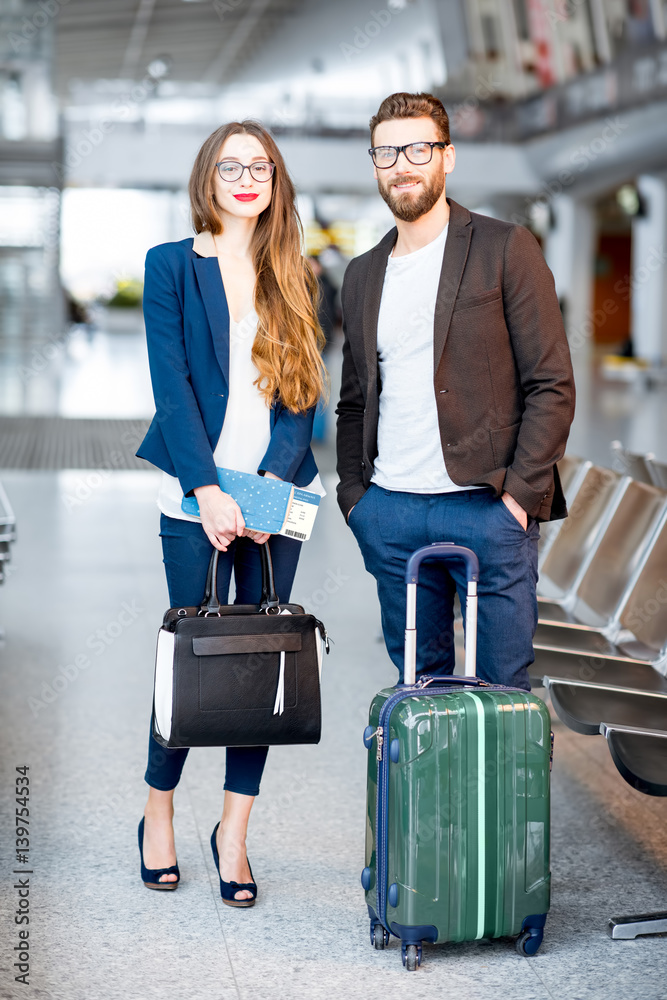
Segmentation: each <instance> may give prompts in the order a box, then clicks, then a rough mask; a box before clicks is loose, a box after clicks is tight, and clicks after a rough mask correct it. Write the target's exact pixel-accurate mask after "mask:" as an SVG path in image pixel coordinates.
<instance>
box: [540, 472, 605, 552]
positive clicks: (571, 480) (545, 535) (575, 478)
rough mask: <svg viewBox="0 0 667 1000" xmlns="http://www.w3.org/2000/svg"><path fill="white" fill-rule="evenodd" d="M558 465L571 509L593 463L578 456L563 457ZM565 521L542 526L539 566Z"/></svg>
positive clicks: (559, 475) (563, 489)
mask: <svg viewBox="0 0 667 1000" xmlns="http://www.w3.org/2000/svg"><path fill="white" fill-rule="evenodd" d="M557 464H558V478H559V479H560V485H561V489H562V491H563V495H564V496H565V502H566V504H567V506H568V507H571V506H572V504H573V502H574V499H575V497H576V495H577V493H578V492H579V488H580V487H581V484H582V483H583V481H584V479H585V477H586V473H587V472H588V470H589V469H590V468H592V466H593V463H592V462H591V461H589V459H584V458H579V456H578V455H569V454H568V455H563V457H562V458H561V460H560V462H558V463H557ZM564 523H565V522H564V521H563V520H558V521H545V522H544V523H543V524H542V525H540V540H539V542H538V565H542V563H543V562H544V560H545V559H546V556H547V553H548V551H549V549H550V548H551V546H552V545H553V543H554V541H555V539H556V535H557V534H558V533H559V531H560V530H561V529H562V527H563V524H564Z"/></svg>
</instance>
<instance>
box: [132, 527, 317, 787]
mask: <svg viewBox="0 0 667 1000" xmlns="http://www.w3.org/2000/svg"><path fill="white" fill-rule="evenodd" d="M160 538H161V539H162V555H163V559H162V561H163V562H164V568H165V572H166V575H167V587H168V589H169V605H170V607H172V608H184V607H194V606H196V605H198V604H200V603H201V600H202V597H203V596H204V588H205V586H206V571H207V569H208V564H209V562H210V559H211V553H212V552H213V546H212V545H211V543H210V542H209V540H208V538H207V536H206V534H205V532H204V529H203V528H202V526H201V524H199V523H198V522H196V521H184V520H181V519H180V518H176V517H167V515H166V514H161V515H160ZM301 544H302V543H301V542H298V541H296V540H295V539H293V538H285V537H284V536H283V535H271V537H270V539H269V549H270V550H271V561H272V562H273V573H274V579H275V584H276V593H277V594H278V597H279V598H280V600H281V601H285V602H286V601H289V597H290V593H291V590H292V583H293V582H294V575H295V573H296V567H297V563H298V561H299V555H300V553H301ZM232 570H233V571H234V583H235V586H236V597H235V599H234V603H235V604H257V603H258V602H259V599H260V597H261V592H262V566H261V561H260V553H259V546H258V545H256V544H255V542H253V540H252V539H251V538H237V539H236V540H235V541H234V542H232V544H231V545H230V546H229V547H228V549H227V551H226V552H221V553H220V556H219V558H218V599H219V600H220V602H221V603H222V604H225V603H226V602H227V600H228V597H229V585H230V582H231V578H232ZM268 752H269V748H268V747H227V770H226V775H225V784H224V787H225V788H226V789H228V790H229V791H230V792H240V793H241V794H243V795H257V794H258V793H259V783H260V780H261V777H262V773H263V771H264V765H265V763H266V756H267V754H268ZM187 755H188V749H187V748H184V747H174V748H173V749H169V748H167V747H162V746H160V744H159V743H158V742H157V740H156V739H155V738H154V737H153V734H152V732H151V733H150V736H149V740H148V766H147V768H146V774H145V779H146V781H147V782H148V784H149V785H151V787H152V788H159V789H161V790H162V791H169V790H170V789H172V788H175V787H176V785H177V784H178V782H179V780H180V777H181V771H182V770H183V765H184V764H185V758H186V757H187Z"/></svg>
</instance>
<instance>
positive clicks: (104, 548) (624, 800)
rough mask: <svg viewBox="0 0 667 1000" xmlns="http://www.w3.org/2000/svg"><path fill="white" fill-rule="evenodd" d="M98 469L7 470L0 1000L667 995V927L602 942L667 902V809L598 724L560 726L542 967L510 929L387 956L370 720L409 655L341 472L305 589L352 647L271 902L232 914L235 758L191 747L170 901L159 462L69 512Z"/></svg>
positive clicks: (283, 757) (312, 550)
mask: <svg viewBox="0 0 667 1000" xmlns="http://www.w3.org/2000/svg"><path fill="white" fill-rule="evenodd" d="M83 474H84V475H85V473H83ZM81 476H82V473H81V472H80V471H70V472H61V473H56V472H20V471H9V472H6V473H4V474H3V475H2V481H3V483H4V485H5V488H6V490H7V492H8V494H9V497H10V500H11V501H12V503H13V505H14V508H15V512H16V515H17V520H18V540H17V542H16V545H15V548H14V553H13V560H12V564H11V572H10V574H9V576H8V579H7V581H6V584H5V586H4V587H3V588H2V590H1V591H0V623H1V624H2V625H3V626H4V628H5V633H6V638H5V642H4V646H3V647H2V649H1V650H0V662H1V664H2V677H3V697H2V700H1V701H0V726H1V729H0V731H1V732H2V738H1V739H2V764H1V768H2V802H3V805H2V810H1V811H0V829H1V842H2V845H3V850H2V854H3V866H2V869H3V872H4V876H3V878H4V884H3V888H2V892H1V894H0V906H1V907H2V911H3V912H2V926H3V928H4V929H3V934H2V936H1V939H2V942H3V943H2V945H1V946H0V997H2V998H12V1000H13V998H14V997H17V998H18V997H22V996H28V995H34V996H35V997H39V998H53V1000H88V998H90V997H95V998H98V997H99V998H101V1000H116V998H119V1000H120V998H123V1000H125V998H127V1000H134V998H137V1000H139V998H141V1000H148V998H150V1000H152V998H163V997H164V998H167V997H177V998H179V1000H203V998H207V1000H208V998H214V1000H217V998H227V997H229V998H242V1000H255V998H257V1000H259V998H262V1000H264V998H266V1000H301V998H303V1000H309V998H324V997H327V998H328V997H331V996H336V997H337V996H340V997H352V998H355V1000H356V998H358V1000H362V998H366V997H368V996H372V995H383V996H388V995H401V994H404V995H406V996H414V997H417V998H431V997H433V998H441V997H442V996H452V997H454V996H456V997H467V998H471V1000H508V998H511V1000H529V998H531V1000H547V998H551V1000H570V998H571V1000H575V998H586V1000H588V998H591V1000H593V998H595V1000H598V998H599V1000H602V998H605V1000H607V998H613V1000H621V998H632V1000H659V998H664V997H665V996H667V987H666V986H665V983H666V977H665V973H666V968H667V966H666V960H665V941H664V940H663V939H660V938H644V939H639V940H637V941H634V942H613V941H611V940H610V939H609V938H608V937H607V935H606V933H605V919H606V917H607V916H609V915H612V914H616V913H619V912H620V913H624V912H645V911H648V910H652V909H660V908H665V904H666V903H667V840H666V838H665V833H664V831H665V826H666V821H667V802H666V801H665V800H664V799H650V798H648V797H646V796H642V795H640V794H639V793H637V792H635V791H633V790H632V789H631V788H629V787H628V786H627V785H625V784H624V783H623V782H622V781H621V779H620V777H619V776H618V774H617V772H616V770H615V768H614V767H613V764H612V763H611V760H610V759H609V756H608V753H607V750H606V746H605V744H604V742H603V741H602V740H601V739H600V740H598V739H596V738H590V739H589V738H585V737H577V736H575V735H574V734H572V733H569V732H568V731H566V730H564V729H563V728H562V727H561V726H560V725H556V756H555V764H554V771H553V785H554V788H553V847H552V868H553V906H552V910H551V914H550V916H549V921H548V925H547V934H546V938H545V942H544V944H543V946H542V949H541V951H540V953H539V954H538V956H536V957H535V958H533V959H522V958H520V957H519V956H518V955H516V953H515V952H514V950H513V948H512V945H511V943H508V942H504V941H498V942H494V943H492V944H489V945H484V944H480V943H474V944H466V945H460V946H454V945H450V946H441V947H429V948H426V949H425V960H424V965H423V966H422V968H421V970H419V972H418V973H416V974H415V975H414V976H413V977H412V978H411V979H410V981H409V982H408V981H407V980H406V978H405V977H406V976H407V975H408V973H406V972H405V971H404V970H403V969H402V967H401V963H400V951H399V948H398V947H397V945H396V943H392V944H391V946H390V947H389V949H388V950H387V951H385V952H383V953H376V952H374V951H373V950H372V949H371V947H370V945H369V941H368V922H367V917H366V914H365V906H364V900H363V893H362V890H361V888H360V885H359V873H360V871H361V868H362V867H363V851H364V825H365V823H364V787H365V786H364V769H365V763H366V751H365V750H364V749H363V746H362V742H361V734H362V731H363V728H364V725H365V717H366V711H367V707H368V704H369V702H370V699H371V697H372V695H373V693H374V692H375V691H376V690H377V689H378V688H380V687H381V686H383V685H385V684H387V683H391V682H392V680H393V667H392V665H391V664H390V662H389V661H388V659H387V657H386V654H385V653H384V650H383V647H382V646H381V645H380V644H379V643H378V642H377V641H376V636H377V633H378V628H379V611H378V605H377V600H376V597H375V593H374V586H373V581H372V580H371V578H370V577H369V576H368V575H367V574H366V573H365V572H364V569H363V565H362V562H361V558H360V556H359V553H358V551H357V550H356V546H355V543H354V540H353V538H352V536H351V534H350V533H349V532H348V531H347V529H346V528H345V525H344V523H343V521H342V518H341V517H340V515H339V513H338V511H337V509H336V507H335V504H334V500H333V487H334V480H333V477H331V476H326V477H325V482H326V486H327V489H328V490H329V491H330V493H329V496H328V497H327V498H326V500H325V503H324V505H323V508H322V511H321V514H320V517H319V519H318V522H317V525H316V530H315V534H314V536H313V538H312V539H311V541H310V542H309V543H308V544H307V545H306V546H305V547H304V553H303V558H302V562H301V565H300V568H299V572H298V576H297V580H296V584H295V589H294V597H295V599H296V600H298V601H300V602H302V603H303V604H305V605H307V606H309V607H310V608H312V609H313V610H316V611H317V613H318V615H319V616H320V617H321V618H322V619H323V620H324V621H325V622H326V624H327V626H328V628H329V630H330V632H331V634H332V636H333V639H334V641H335V645H334V646H333V648H332V653H331V655H330V657H329V658H328V660H327V661H326V663H325V672H324V680H323V703H324V734H323V739H322V742H321V744H319V745H318V746H316V747H312V746H311V747H286V748H273V749H272V750H271V752H270V755H269V760H268V764H267V770H266V773H265V778H264V782H263V786H262V791H261V794H260V796H259V798H258V800H257V804H256V808H255V812H254V814H253V819H252V827H251V832H250V837H249V856H250V858H251V861H252V865H253V870H254V872H255V875H256V877H257V880H258V884H259V892H260V898H259V901H258V903H257V905H256V906H255V907H254V909H252V910H247V911H244V910H230V909H229V908H228V907H225V906H223V904H222V903H221V901H220V898H219V894H218V883H217V878H216V874H215V868H214V865H213V860H212V857H211V853H210V848H209V843H208V841H209V837H210V834H211V830H212V829H213V826H214V824H215V823H216V821H217V819H218V818H219V812H220V807H221V800H222V792H221V789H222V783H223V771H224V759H223V751H221V750H216V749H212V750H208V749H207V750H204V749H198V750H193V751H191V754H190V758H189V760H188V762H187V764H186V768H185V770H184V775H183V780H182V783H181V786H180V787H179V789H178V791H177V794H176V820H175V826H176V837H177V848H178V860H179V864H180V866H181V871H182V884H181V885H180V886H179V888H178V890H177V891H176V892H175V893H173V894H162V893H155V892H150V891H148V890H146V889H145V888H144V887H143V885H142V884H141V881H140V879H139V856H138V850H137V843H136V826H137V823H138V821H139V819H140V817H141V814H142V810H143V805H144V799H145V793H146V787H145V785H144V782H143V770H144V766H145V749H146V740H147V735H148V713H149V706H150V699H151V689H152V670H153V656H154V647H155V636H156V631H157V628H158V625H159V622H160V620H161V616H162V613H163V611H164V610H165V608H166V603H167V591H166V586H165V582H164V579H163V570H162V565H161V553H160V545H159V539H158V534H157V533H158V511H157V508H156V506H155V493H156V488H157V481H158V477H157V475H156V474H154V473H144V472H129V471H128V472H114V473H112V474H110V475H109V476H108V477H107V478H106V479H104V480H103V481H102V482H101V483H100V484H99V486H98V487H97V488H96V489H95V490H94V491H92V492H91V494H90V495H89V496H88V497H87V498H86V500H85V501H83V502H82V503H81V504H80V505H74V506H72V505H71V504H68V503H66V498H67V497H71V496H72V495H74V494H75V491H76V488H77V484H78V483H79V481H80V479H81ZM128 609H129V611H128ZM123 611H125V612H126V613H124V614H123ZM22 765H27V766H28V767H29V768H30V771H29V776H30V781H31V797H30V809H31V813H30V851H31V853H30V862H31V865H30V866H31V869H32V871H33V874H32V875H31V876H30V877H31V887H32V896H31V905H32V909H31V923H30V932H31V934H30V943H31V944H30V946H31V973H30V983H31V987H30V991H28V990H25V989H24V988H23V987H22V986H20V985H19V984H15V983H14V982H13V970H12V968H11V963H12V962H13V958H12V955H13V952H12V948H13V946H14V944H18V939H17V938H16V931H17V929H18V928H17V927H16V926H15V925H14V924H13V920H12V918H13V913H14V910H15V907H16V891H15V890H14V889H13V888H12V886H13V884H14V883H13V879H14V877H15V876H13V875H12V874H11V872H12V870H13V867H14V864H13V858H12V854H13V851H11V848H12V847H13V832H10V830H11V827H12V826H13V806H14V803H13V799H12V798H11V797H10V794H11V790H12V788H13V786H14V780H15V774H16V772H15V768H16V767H19V766H22ZM18 867H20V866H18Z"/></svg>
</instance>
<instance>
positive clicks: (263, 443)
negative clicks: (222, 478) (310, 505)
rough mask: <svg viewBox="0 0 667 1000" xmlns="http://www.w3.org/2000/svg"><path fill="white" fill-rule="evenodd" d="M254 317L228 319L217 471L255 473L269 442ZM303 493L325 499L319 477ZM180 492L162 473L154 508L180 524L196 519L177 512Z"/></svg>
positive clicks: (175, 480)
mask: <svg viewBox="0 0 667 1000" xmlns="http://www.w3.org/2000/svg"><path fill="white" fill-rule="evenodd" d="M257 322H258V316H257V313H256V312H255V310H254V309H252V310H251V311H250V312H249V313H248V314H247V315H246V316H244V317H243V319H241V320H239V321H238V322H237V321H235V320H233V319H232V317H231V315H230V317H229V398H228V400H227V409H226V411H225V419H224V423H223V425H222V430H221V431H220V437H219V438H218V443H217V444H216V446H215V451H214V452H213V460H214V462H215V464H216V466H218V467H219V468H222V469H235V470H236V471H237V472H251V473H256V472H257V469H258V468H259V464H260V462H261V461H262V459H263V458H264V455H265V454H266V450H267V448H268V447H269V442H270V440H271V425H270V410H269V407H268V405H267V403H266V399H265V398H264V396H263V395H262V393H261V392H260V391H259V389H258V387H257V386H256V385H253V382H254V380H255V379H256V378H257V376H258V374H259V372H258V371H257V368H256V367H255V363H254V362H253V360H252V345H253V343H254V341H255V336H256V334H257ZM303 489H306V490H310V491H311V492H312V493H319V495H320V496H325V494H326V491H325V489H324V488H323V486H322V483H321V480H320V477H319V474H318V475H317V476H316V477H315V479H313V481H312V483H310V484H309V485H308V486H304V487H303ZM182 499H183V490H182V489H181V484H180V483H179V481H178V478H177V477H176V476H169V475H167V473H166V472H163V473H162V483H161V485H160V492H159V494H158V498H157V505H158V507H159V508H160V510H161V511H162V513H163V514H167V515H168V516H169V517H176V518H179V519H180V520H183V521H200V518H198V517H193V516H192V515H191V514H185V513H184V512H183V511H182V510H181V501H182Z"/></svg>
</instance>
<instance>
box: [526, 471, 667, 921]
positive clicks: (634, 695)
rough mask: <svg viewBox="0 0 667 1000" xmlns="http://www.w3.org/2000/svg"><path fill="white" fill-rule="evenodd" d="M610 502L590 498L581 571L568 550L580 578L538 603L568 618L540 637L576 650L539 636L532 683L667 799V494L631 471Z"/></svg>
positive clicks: (634, 782) (622, 767) (570, 722)
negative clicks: (598, 507) (601, 507)
mask: <svg viewBox="0 0 667 1000" xmlns="http://www.w3.org/2000/svg"><path fill="white" fill-rule="evenodd" d="M589 471H590V470H589ZM589 485H590V484H589ZM656 485H658V484H656ZM597 499H599V498H597ZM606 502H607V505H608V507H607V511H606V514H604V515H602V517H601V519H598V520H597V521H595V519H594V517H593V514H592V512H591V510H590V504H589V505H587V504H584V515H583V516H584V518H585V519H587V522H588V524H589V525H590V526H591V531H592V533H593V535H594V537H593V538H592V539H591V538H590V537H589V538H588V539H587V551H586V554H585V555H584V558H583V560H582V561H581V562H580V563H579V566H578V569H577V571H576V572H573V570H572V565H570V563H568V561H567V560H568V559H570V560H573V559H574V555H572V554H568V553H567V552H566V553H565V555H563V554H561V556H560V557H559V558H561V560H562V561H563V563H564V565H565V569H568V568H569V579H570V581H571V580H572V578H573V577H575V578H576V580H577V582H576V585H575V586H574V587H573V586H572V585H571V584H570V588H569V590H565V591H563V593H562V595H561V598H560V600H558V601H556V602H552V603H551V605H550V606H548V605H545V603H544V601H543V602H542V603H541V604H540V605H539V607H540V614H541V615H542V613H546V609H547V608H548V607H551V610H552V612H553V613H554V614H555V615H557V616H559V620H558V621H557V622H556V621H552V622H551V623H550V625H549V626H539V627H538V632H539V633H540V636H541V637H544V635H545V629H548V634H549V635H551V636H553V635H554V634H560V635H562V636H567V639H568V642H569V643H570V645H571V646H572V647H574V648H567V643H565V642H561V643H557V642H547V643H545V644H540V639H539V636H537V635H536V640H537V641H536V646H535V662H534V663H533V665H532V666H531V668H530V677H531V684H532V686H533V687H536V688H540V687H545V688H546V689H547V691H548V693H549V696H550V698H551V703H552V706H553V709H554V711H555V712H556V714H557V715H558V717H559V718H560V719H561V720H562V721H563V722H564V723H565V725H567V726H568V727H569V728H570V729H572V730H574V731H575V732H577V733H581V734H584V735H587V736H599V735H601V736H603V737H604V738H605V740H606V743H607V746H608V749H609V753H610V755H611V758H612V760H613V762H614V764H615V766H616V768H617V770H618V772H619V774H620V775H621V776H622V777H623V779H624V780H625V781H626V782H627V783H628V784H630V785H631V786H632V787H633V788H634V789H636V790H637V791H639V792H641V793H643V794H646V795H656V796H667V492H666V491H665V489H664V488H663V489H656V488H655V487H654V486H650V485H649V484H647V483H645V482H643V481H642V482H639V481H636V480H634V479H630V480H629V481H628V477H622V478H621V480H620V482H618V483H617V487H616V491H614V490H612V491H611V492H609V491H608V492H607V494H606ZM593 506H595V503H593ZM599 514H600V512H599V511H598V515H599ZM575 536H577V532H576V531H575ZM578 537H581V533H580V532H579V535H578ZM554 546H555V542H554ZM555 554H556V555H558V553H555ZM615 555H616V559H615V558H614V556H615ZM545 562H546V561H545ZM557 576H558V574H557ZM566 576H567V574H566V573H562V574H561V576H560V577H558V579H559V580H560V581H561V584H562V581H563V580H564V579H565V577H566ZM557 582H558V581H557ZM562 589H563V588H562V587H561V590H562ZM540 630H541V631H540ZM556 752H557V750H556ZM607 930H608V933H609V934H610V936H611V937H612V938H615V939H616V938H621V939H632V938H635V937H637V936H639V935H643V934H660V933H665V932H667V912H665V911H663V912H659V913H643V914H634V915H631V916H623V917H611V918H609V920H608V921H607Z"/></svg>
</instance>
